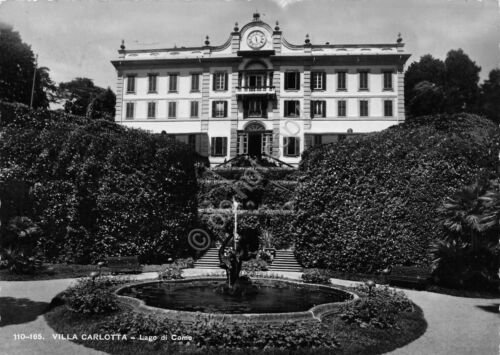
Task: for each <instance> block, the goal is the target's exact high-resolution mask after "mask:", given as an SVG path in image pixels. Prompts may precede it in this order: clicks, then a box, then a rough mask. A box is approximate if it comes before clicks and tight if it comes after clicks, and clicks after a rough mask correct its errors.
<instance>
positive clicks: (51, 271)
mask: <svg viewBox="0 0 500 355" xmlns="http://www.w3.org/2000/svg"><path fill="white" fill-rule="evenodd" d="M168 265H169V264H163V265H143V268H142V271H143V272H155V271H156V272H157V271H161V270H164V269H165V268H166V267H167V266H168ZM93 271H99V267H98V266H97V265H79V264H44V267H43V270H42V271H40V272H37V273H35V274H13V273H11V272H9V271H8V270H7V269H0V281H34V280H56V279H73V278H79V277H84V276H89V275H90V273H91V272H93ZM101 271H102V273H103V274H109V273H110V270H109V269H108V268H106V267H103V268H102V270H101Z"/></svg>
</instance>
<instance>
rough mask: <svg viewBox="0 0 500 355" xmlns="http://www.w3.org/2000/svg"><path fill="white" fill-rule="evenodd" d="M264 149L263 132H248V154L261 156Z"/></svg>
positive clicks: (255, 156)
mask: <svg viewBox="0 0 500 355" xmlns="http://www.w3.org/2000/svg"><path fill="white" fill-rule="evenodd" d="M261 151H262V134H261V133H249V134H248V155H250V156H251V157H254V158H260V157H261Z"/></svg>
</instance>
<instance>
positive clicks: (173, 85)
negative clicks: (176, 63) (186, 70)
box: [168, 74, 178, 92]
mask: <svg viewBox="0 0 500 355" xmlns="http://www.w3.org/2000/svg"><path fill="white" fill-rule="evenodd" d="M177 77H178V75H177V74H168V92H177Z"/></svg>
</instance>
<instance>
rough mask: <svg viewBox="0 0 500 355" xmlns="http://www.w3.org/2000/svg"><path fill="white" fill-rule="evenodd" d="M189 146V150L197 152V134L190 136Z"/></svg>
mask: <svg viewBox="0 0 500 355" xmlns="http://www.w3.org/2000/svg"><path fill="white" fill-rule="evenodd" d="M188 145H189V148H191V149H192V150H194V151H196V134H190V135H189V136H188Z"/></svg>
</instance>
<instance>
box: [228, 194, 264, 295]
mask: <svg viewBox="0 0 500 355" xmlns="http://www.w3.org/2000/svg"><path fill="white" fill-rule="evenodd" d="M238 205H239V203H238V202H236V200H233V212H234V230H233V234H232V235H227V236H226V239H225V240H224V241H223V242H222V245H221V247H220V248H219V261H220V267H221V268H223V269H225V270H226V285H224V288H223V292H224V293H226V294H229V295H233V296H238V295H242V294H249V293H255V292H256V287H255V286H253V285H252V284H251V281H250V279H249V278H248V277H246V276H240V273H241V268H242V264H243V262H244V261H248V260H250V259H253V258H255V257H256V256H257V252H258V248H259V239H258V232H257V231H256V230H254V229H242V230H240V232H239V233H238Z"/></svg>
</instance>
